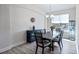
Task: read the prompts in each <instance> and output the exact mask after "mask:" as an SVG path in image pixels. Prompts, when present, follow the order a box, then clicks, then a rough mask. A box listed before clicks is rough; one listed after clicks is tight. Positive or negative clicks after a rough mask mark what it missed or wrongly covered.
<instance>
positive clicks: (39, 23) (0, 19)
mask: <svg viewBox="0 0 79 59" xmlns="http://www.w3.org/2000/svg"><path fill="white" fill-rule="evenodd" d="M30 8H31V7H30ZM40 12H41V11H39V12H38V11H34V10H32V9H29V8H27V7H22V6H21V7H20V6H17V5H0V52H3V51H5V50H8V49H10V48H12V47H14V46H17V45H19V44H22V43H25V42H26V31H27V30H30V29H32V26H33V25H34V26H35V28H36V29H44V26H45V24H44V16H43V14H41V13H40ZM31 17H35V19H36V20H35V22H34V23H31V22H30V19H31Z"/></svg>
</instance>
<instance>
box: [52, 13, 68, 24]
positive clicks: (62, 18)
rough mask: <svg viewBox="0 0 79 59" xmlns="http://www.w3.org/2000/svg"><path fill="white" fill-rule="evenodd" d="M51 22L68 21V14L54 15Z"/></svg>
mask: <svg viewBox="0 0 79 59" xmlns="http://www.w3.org/2000/svg"><path fill="white" fill-rule="evenodd" d="M51 22H52V23H69V14H62V15H56V16H54V17H53V18H52V20H51Z"/></svg>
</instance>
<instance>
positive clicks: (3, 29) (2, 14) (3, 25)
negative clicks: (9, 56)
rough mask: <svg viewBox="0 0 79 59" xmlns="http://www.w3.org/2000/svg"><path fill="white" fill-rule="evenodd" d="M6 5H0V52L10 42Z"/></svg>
mask: <svg viewBox="0 0 79 59" xmlns="http://www.w3.org/2000/svg"><path fill="white" fill-rule="evenodd" d="M9 17H10V16H9V8H8V5H0V52H1V51H4V50H5V48H7V47H9V46H10V44H11V39H10V18H9Z"/></svg>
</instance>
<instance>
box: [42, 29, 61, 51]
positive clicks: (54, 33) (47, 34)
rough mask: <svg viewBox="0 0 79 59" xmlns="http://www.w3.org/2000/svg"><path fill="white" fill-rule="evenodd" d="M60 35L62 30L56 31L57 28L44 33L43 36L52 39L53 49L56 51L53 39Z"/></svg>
mask: <svg viewBox="0 0 79 59" xmlns="http://www.w3.org/2000/svg"><path fill="white" fill-rule="evenodd" d="M59 35H60V32H59V31H55V30H54V31H53V32H52V31H48V32H46V33H43V34H42V36H43V38H45V39H47V40H50V41H51V47H52V51H54V44H53V42H52V41H53V40H54V39H55V38H57V37H58V36H59Z"/></svg>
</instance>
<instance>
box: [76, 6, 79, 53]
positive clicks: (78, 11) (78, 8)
mask: <svg viewBox="0 0 79 59" xmlns="http://www.w3.org/2000/svg"><path fill="white" fill-rule="evenodd" d="M76 43H77V52H78V53H79V4H78V5H76Z"/></svg>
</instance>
